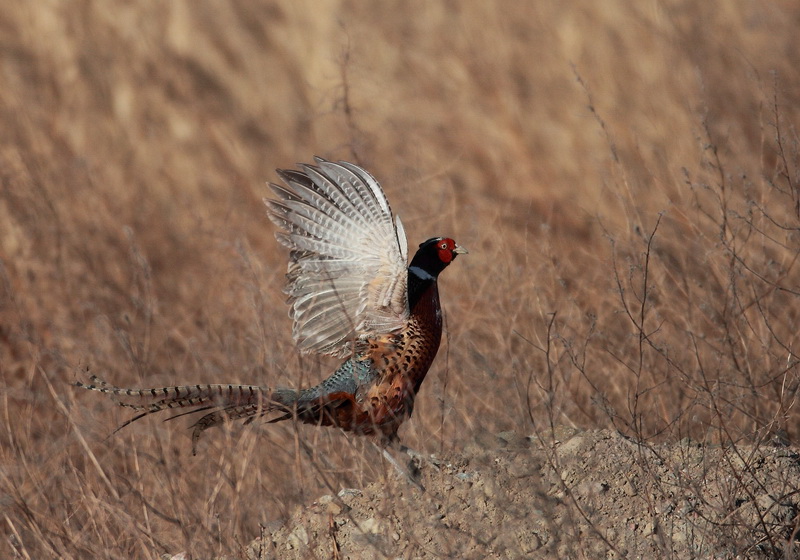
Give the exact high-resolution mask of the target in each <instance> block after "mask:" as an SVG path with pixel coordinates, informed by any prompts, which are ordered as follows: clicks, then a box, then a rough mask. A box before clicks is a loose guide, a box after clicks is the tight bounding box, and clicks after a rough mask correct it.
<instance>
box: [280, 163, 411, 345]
mask: <svg viewBox="0 0 800 560" xmlns="http://www.w3.org/2000/svg"><path fill="white" fill-rule="evenodd" d="M316 162H317V165H316V166H312V165H301V166H300V168H301V171H296V170H279V171H278V174H279V176H280V177H281V179H282V180H283V182H284V183H285V184H284V185H276V184H271V185H270V186H271V187H272V190H273V191H274V193H275V194H276V195H277V197H278V199H277V200H266V201H265V202H266V204H267V211H268V215H269V217H270V219H271V220H272V221H273V222H274V223H275V224H276V225H277V226H278V227H280V228H281V229H282V230H283V231H281V232H278V233H277V234H276V237H277V239H278V241H279V242H280V243H281V244H282V245H284V246H286V247H288V248H289V249H290V254H289V268H288V274H287V278H288V285H287V287H286V290H285V291H286V293H287V294H288V295H289V304H290V306H291V309H290V312H289V315H290V316H291V318H292V320H293V321H294V325H293V329H292V334H293V336H294V338H295V340H296V341H297V344H298V346H299V348H300V349H301V350H302V351H304V352H317V353H321V354H330V355H333V356H339V357H344V356H347V355H349V354H350V353H351V352H352V349H353V342H354V341H356V340H358V339H360V338H366V337H370V336H374V335H379V334H388V333H392V332H396V331H398V330H400V329H401V328H402V327H403V325H404V324H405V322H406V321H407V320H408V316H409V310H408V296H407V282H408V272H407V268H406V267H407V262H408V244H407V240H406V236H405V231H404V230H403V225H402V223H401V222H400V218H399V217H398V218H396V220H394V219H393V215H392V209H391V207H390V206H389V202H388V201H387V200H386V195H385V194H384V193H383V189H381V186H380V184H379V183H378V181H377V180H375V178H374V177H373V176H372V175H370V174H369V173H368V172H367V171H366V170H364V169H362V168H360V167H358V166H357V165H353V164H352V163H347V162H338V163H335V162H331V161H327V160H324V159H322V158H316Z"/></svg>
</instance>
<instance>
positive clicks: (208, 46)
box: [0, 0, 800, 558]
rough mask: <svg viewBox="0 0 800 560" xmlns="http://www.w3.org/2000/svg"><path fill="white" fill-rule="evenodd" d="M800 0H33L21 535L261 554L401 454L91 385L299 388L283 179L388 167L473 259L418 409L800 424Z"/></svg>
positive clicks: (2, 142) (26, 140)
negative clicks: (204, 420) (201, 429)
mask: <svg viewBox="0 0 800 560" xmlns="http://www.w3.org/2000/svg"><path fill="white" fill-rule="evenodd" d="M798 25H800V5H798V4H797V3H796V2H790V1H779V0H775V1H770V2H752V1H747V0H734V1H730V2H691V1H681V0H665V1H645V2H636V3H631V2H622V1H607V2H587V1H576V2H569V3H564V2H562V3H550V4H548V3H532V2H515V3H512V2H497V3H486V2H472V1H470V2H440V3H433V2H421V1H411V2H383V3H362V2H347V1H333V0H325V1H313V2H311V1H302V0H299V1H293V2H288V1H287V2H282V1H279V2H266V1H256V0H235V1H233V0H232V1H228V2H206V1H202V2H189V1H179V0H176V1H173V2H170V3H163V2H147V1H141V2H135V3H130V2H121V1H111V0H109V1H107V2H102V3H100V2H90V1H74V2H37V3H23V2H19V3H12V4H10V5H9V6H7V7H6V9H4V10H3V11H2V12H1V13H0V72H1V75H2V84H3V85H2V87H0V118H2V123H3V126H2V127H1V128H0V181H1V183H0V287H2V290H0V371H2V401H1V402H0V413H2V417H3V420H4V423H5V425H6V429H5V430H3V433H2V440H1V441H2V443H1V444H0V446H1V447H0V451H1V452H2V456H1V457H0V460H1V461H2V463H1V465H2V471H1V474H2V476H1V477H0V508H2V509H1V510H0V511H2V512H3V521H2V527H3V529H2V532H3V537H4V538H3V540H2V542H0V555H2V556H3V557H10V556H12V555H13V554H16V555H18V556H19V557H25V558H45V557H61V558H86V557H94V556H97V557H108V558H132V557H152V556H150V554H152V551H154V550H155V551H157V552H168V551H177V550H188V551H190V552H192V553H193V554H195V555H199V557H208V556H209V555H211V554H238V553H239V552H240V551H241V547H242V546H243V545H244V544H246V543H247V542H248V541H249V540H251V539H252V538H254V537H256V536H257V535H258V534H259V530H260V529H259V525H261V524H267V523H270V522H272V521H275V520H279V519H281V518H282V517H284V516H285V515H286V514H287V513H288V512H289V511H291V509H292V508H294V507H296V506H298V505H299V504H302V503H303V502H304V500H308V499H314V498H316V497H317V496H319V495H320V494H321V493H323V492H324V491H326V490H325V487H326V484H327V485H330V486H331V487H332V489H333V490H334V491H336V490H338V488H339V487H341V486H342V485H351V486H358V485H359V484H363V483H364V482H365V481H366V480H371V479H373V478H375V477H376V476H381V473H382V466H381V463H380V460H379V455H378V454H377V453H376V452H375V450H374V449H373V448H371V447H370V446H369V445H368V444H366V443H364V442H363V441H361V440H357V439H355V438H352V437H349V436H346V435H343V434H341V433H338V432H335V431H332V430H314V429H313V428H312V429H306V428H299V429H295V428H294V427H292V426H266V427H264V426H261V427H259V426H256V427H253V428H246V429H242V428H240V427H236V428H233V429H231V430H224V431H223V432H219V431H217V432H212V433H209V434H208V436H207V437H205V438H203V441H202V442H201V454H200V455H199V456H198V457H192V456H191V453H190V444H189V439H188V437H187V433H186V430H185V429H184V428H185V426H186V424H185V423H183V424H182V423H181V422H182V421H180V420H178V421H176V422H173V423H167V424H161V423H160V422H158V421H157V420H147V421H143V422H140V423H138V425H134V426H131V427H130V428H126V430H124V431H122V432H120V433H119V434H117V435H114V436H112V437H110V438H108V439H106V438H107V436H109V434H110V432H111V431H112V430H113V428H114V427H115V426H116V425H118V424H119V423H120V422H121V421H123V420H124V419H126V418H127V416H126V415H125V414H124V413H123V412H124V411H120V410H118V408H117V407H115V406H113V405H112V403H109V402H108V401H107V400H104V399H102V398H97V395H91V394H77V392H76V391H74V390H73V389H72V388H70V387H69V383H71V382H73V381H74V380H75V379H76V378H77V377H79V376H83V375H84V374H83V371H84V370H85V368H89V369H90V370H91V371H92V372H94V373H98V374H100V375H101V376H102V377H104V378H106V379H108V380H110V381H112V382H114V383H116V384H119V385H123V386H157V385H161V384H167V385H171V384H179V383H200V382H202V383H207V382H241V383H256V384H265V385H292V386H298V385H301V384H307V383H311V382H316V381H318V380H319V379H321V378H322V377H323V376H324V375H326V374H327V373H328V372H329V371H330V368H331V367H333V366H334V365H335V364H332V363H330V362H328V361H326V360H317V359H315V358H313V357H303V358H301V357H299V356H298V355H297V354H296V352H295V351H294V348H293V344H292V341H291V337H290V323H289V319H288V317H287V315H286V312H287V309H286V306H285V305H284V302H283V300H284V296H283V294H282V293H281V290H280V288H281V286H282V284H283V274H284V271H285V262H286V255H285V254H284V252H283V250H282V249H281V248H280V247H279V246H278V245H277V243H276V241H275V240H274V237H273V227H272V225H271V224H269V223H268V221H267V220H266V219H265V216H264V210H263V206H262V203H261V198H262V197H263V196H265V195H267V194H268V192H267V188H266V186H265V183H266V182H267V181H275V180H276V175H275V173H274V169H275V168H276V167H284V168H285V167H292V166H293V165H294V163H295V162H306V161H310V160H311V158H312V156H313V155H315V154H318V155H321V156H323V157H326V158H331V159H345V160H349V161H354V162H357V163H359V164H361V165H364V166H365V167H367V168H368V169H369V170H370V171H371V172H372V173H373V174H374V175H375V176H376V177H377V178H378V179H379V180H380V181H381V182H382V184H383V186H384V188H385V190H386V192H387V195H388V196H389V199H390V201H391V203H392V206H393V209H394V211H395V212H396V213H398V214H400V215H401V216H402V218H403V221H404V223H405V225H406V230H407V233H408V235H409V243H410V244H411V246H412V247H413V246H414V244H416V243H419V242H421V241H423V240H424V239H427V238H428V237H431V236H434V235H449V236H453V237H454V238H455V239H456V240H457V241H458V242H459V243H460V244H463V245H464V246H466V247H468V248H469V250H470V255H469V256H467V257H465V258H463V259H459V262H458V263H456V265H455V266H454V267H452V269H450V270H448V271H447V272H446V273H445V274H443V277H442V280H441V284H442V295H443V301H444V306H445V310H446V313H447V334H446V338H447V340H446V345H445V346H444V347H443V348H442V350H441V352H440V356H439V358H438V360H437V362H436V363H435V364H434V367H433V369H432V371H431V373H430V375H429V377H428V381H426V383H425V386H424V387H423V390H422V392H421V394H420V396H419V398H418V404H417V406H416V411H415V417H414V418H413V419H412V421H411V422H409V423H408V424H407V425H406V426H405V427H404V428H403V430H402V431H401V436H402V437H403V439H404V441H405V442H406V443H407V444H409V445H411V446H412V447H415V448H417V449H420V450H425V451H446V450H447V449H453V448H456V447H462V446H463V445H465V444H466V442H470V441H473V440H475V439H476V438H478V439H479V438H480V434H482V433H484V432H490V433H491V432H497V431H500V430H509V429H514V430H518V431H521V432H530V431H532V430H539V429H545V428H546V427H547V426H550V425H556V424H569V425H575V426H580V427H608V426H614V427H616V428H618V429H620V430H622V431H623V433H626V434H628V435H632V436H636V437H639V438H642V439H651V438H660V439H667V440H669V439H677V438H682V437H686V436H691V437H693V438H697V439H700V440H705V441H714V442H726V441H739V440H742V439H747V440H755V441H760V440H761V439H764V438H767V437H772V435H773V434H775V433H779V434H781V437H787V438H789V439H790V440H792V439H794V438H796V437H797V436H798V433H797V419H798V415H797V409H796V406H795V399H796V397H797V391H798V384H799V383H800V378H799V377H798V370H797V363H798V355H797V350H796V347H797V336H798V335H797V324H798V311H799V310H800V306H798V301H797V296H798V294H799V293H800V274H798V270H797V266H798V265H797V259H798V255H799V254H800V252H799V250H798V247H800V243H799V241H800V235H798V226H799V225H800V218H799V217H798V216H800V212H799V211H798V199H800V190H799V189H800V187H798V167H797V166H798V153H800V151H799V150H798V134H797V125H798V122H800V119H799V118H798V112H799V111H800V99H798V98H799V97H800V87H798V85H799V84H800V80H798V77H799V74H800V70H798V67H800V66H799V65H798V62H800V40H799V39H798V37H797V31H796V30H797V28H798ZM203 555H205V556H203Z"/></svg>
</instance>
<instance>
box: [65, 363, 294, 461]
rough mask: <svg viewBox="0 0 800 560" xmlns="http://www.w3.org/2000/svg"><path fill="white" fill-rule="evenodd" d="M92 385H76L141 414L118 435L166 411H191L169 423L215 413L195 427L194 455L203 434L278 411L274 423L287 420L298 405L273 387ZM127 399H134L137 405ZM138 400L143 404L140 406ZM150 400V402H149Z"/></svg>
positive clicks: (99, 381) (94, 379) (99, 382)
mask: <svg viewBox="0 0 800 560" xmlns="http://www.w3.org/2000/svg"><path fill="white" fill-rule="evenodd" d="M89 381H90V382H89V383H83V382H81V381H76V382H75V385H76V386H77V387H81V388H83V389H87V390H90V391H98V392H100V393H105V394H107V395H111V396H112V397H114V398H115V400H116V402H117V404H119V405H120V406H124V407H127V408H132V409H133V410H136V411H138V412H139V414H137V415H136V416H134V417H133V418H131V419H129V420H127V421H126V422H125V423H123V424H122V425H121V426H119V427H118V428H117V429H116V430H114V432H115V433H116V432H117V431H119V430H121V429H122V428H124V427H125V426H128V425H129V424H132V423H133V422H136V421H137V420H139V419H141V418H144V417H145V416H149V415H150V414H155V413H157V412H161V411H164V410H173V409H179V408H180V409H191V410H182V411H180V412H179V413H178V414H176V415H174V416H171V417H170V418H167V420H174V419H175V418H180V417H182V416H186V415H187V414H194V413H197V412H203V411H209V410H211V411H212V412H209V413H208V414H206V415H204V416H203V417H201V418H200V419H199V420H198V421H197V422H196V423H195V424H194V425H193V426H192V427H193V428H194V430H193V432H192V454H196V451H197V441H198V440H199V438H200V434H201V433H202V432H204V431H205V430H207V429H208V428H211V427H214V426H218V425H220V424H222V423H224V422H226V421H230V420H239V419H243V418H244V419H247V420H246V422H248V423H249V422H251V421H252V420H254V419H255V418H257V417H260V416H264V415H266V414H268V413H270V412H274V411H278V412H279V413H282V415H281V416H280V417H278V418H276V419H273V420H271V421H278V420H285V419H288V418H291V417H292V416H293V414H294V406H295V403H296V401H297V392H295V391H292V390H290V389H277V390H272V389H270V388H269V387H262V386H258V385H232V384H209V385H178V386H174V387H157V388H153V389H128V388H124V387H117V386H115V385H112V384H110V383H108V382H107V381H104V380H103V379H101V378H99V377H97V376H96V375H92V376H90V378H89ZM123 399H133V401H129V400H123ZM137 400H138V401H140V402H136V401H137ZM148 400H149V401H150V402H147V401H148Z"/></svg>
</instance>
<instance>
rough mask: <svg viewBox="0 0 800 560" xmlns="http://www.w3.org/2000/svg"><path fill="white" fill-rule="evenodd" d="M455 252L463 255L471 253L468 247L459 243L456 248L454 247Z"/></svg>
mask: <svg viewBox="0 0 800 560" xmlns="http://www.w3.org/2000/svg"><path fill="white" fill-rule="evenodd" d="M453 252H454V253H455V254H457V255H461V254H464V255H466V254H467V253H469V251H467V248H466V247H460V246H459V245H456V248H455V249H453Z"/></svg>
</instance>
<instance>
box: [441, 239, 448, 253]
mask: <svg viewBox="0 0 800 560" xmlns="http://www.w3.org/2000/svg"><path fill="white" fill-rule="evenodd" d="M439 248H440V249H442V250H443V251H444V250H445V249H447V242H446V241H445V242H443V243H442V244H441V245H439Z"/></svg>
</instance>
